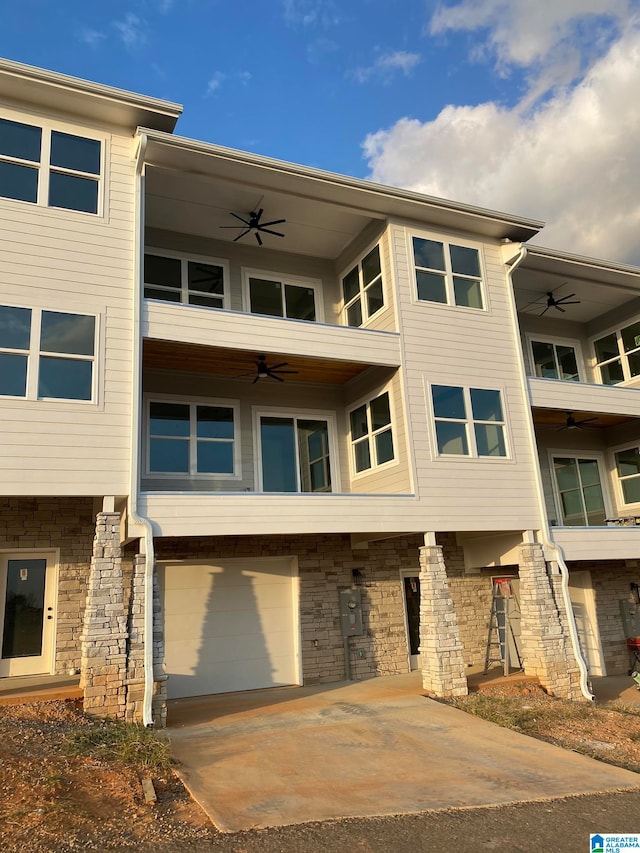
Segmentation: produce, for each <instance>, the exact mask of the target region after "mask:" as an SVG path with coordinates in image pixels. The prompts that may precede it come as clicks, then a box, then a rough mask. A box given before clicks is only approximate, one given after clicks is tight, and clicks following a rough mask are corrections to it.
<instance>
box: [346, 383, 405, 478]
mask: <svg viewBox="0 0 640 853" xmlns="http://www.w3.org/2000/svg"><path fill="white" fill-rule="evenodd" d="M349 420H350V425H351V447H352V461H353V470H354V471H355V472H356V474H360V473H361V472H362V471H368V470H369V469H371V468H378V467H379V466H380V465H384V464H385V463H386V462H391V461H392V460H393V459H394V458H395V452H394V447H393V430H392V427H391V407H390V405H389V393H388V392H387V391H385V393H384V394H381V395H380V396H379V397H376V398H375V399H374V400H371V401H370V402H368V403H364V404H363V405H362V406H358V407H357V408H356V409H353V410H352V411H351V412H350V413H349Z"/></svg>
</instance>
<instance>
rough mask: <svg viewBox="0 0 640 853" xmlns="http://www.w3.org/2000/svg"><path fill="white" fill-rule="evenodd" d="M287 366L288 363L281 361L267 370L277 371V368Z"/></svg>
mask: <svg viewBox="0 0 640 853" xmlns="http://www.w3.org/2000/svg"><path fill="white" fill-rule="evenodd" d="M288 364H289V362H288V361H281V362H280V364H274V365H273V367H270V368H269V370H277V369H278V368H279V367H286V366H287V365H288Z"/></svg>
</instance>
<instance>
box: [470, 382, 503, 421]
mask: <svg viewBox="0 0 640 853" xmlns="http://www.w3.org/2000/svg"><path fill="white" fill-rule="evenodd" d="M471 409H472V411H473V417H474V419H475V420H476V421H503V420H504V418H503V417H502V404H501V402H500V392H499V391H487V390H485V389H482V388H472V389H471Z"/></svg>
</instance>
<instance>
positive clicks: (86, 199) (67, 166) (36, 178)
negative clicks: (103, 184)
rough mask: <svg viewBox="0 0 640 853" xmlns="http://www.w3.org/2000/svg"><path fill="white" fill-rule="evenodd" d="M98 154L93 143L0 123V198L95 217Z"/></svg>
mask: <svg viewBox="0 0 640 853" xmlns="http://www.w3.org/2000/svg"><path fill="white" fill-rule="evenodd" d="M102 148H103V145H102V143H101V142H100V140H98V139H89V138H87V137H85V136H77V135H76V134H73V133H63V132H62V131H59V130H53V129H52V128H48V127H38V126H36V125H32V124H25V123H24V122H18V121H10V120H9V119H0V196H1V197H3V198H11V199H16V200H18V201H27V202H31V203H32V204H40V205H44V206H46V207H59V208H64V209H66V210H76V211H82V212H84V213H98V212H99V208H100V181H101V175H102V153H103V152H102Z"/></svg>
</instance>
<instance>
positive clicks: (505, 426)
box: [425, 380, 514, 465]
mask: <svg viewBox="0 0 640 853" xmlns="http://www.w3.org/2000/svg"><path fill="white" fill-rule="evenodd" d="M434 385H442V386H445V387H448V388H461V389H462V392H463V395H464V407H465V413H466V415H467V417H466V418H465V421H464V424H465V430H466V435H467V446H468V448H469V453H440V451H439V449H438V435H437V432H436V421H449V422H451V423H463V421H461V420H456V419H454V418H436V414H435V409H434V406H433V393H432V390H431V389H432V387H433V386H434ZM472 390H473V391H497V392H498V393H499V394H500V405H501V406H502V417H503V420H502V421H481V420H476V419H475V418H474V417H473V411H472V408H471V391H472ZM425 396H426V399H427V407H428V413H429V433H430V437H431V445H432V447H433V458H434V459H444V460H446V461H447V462H455V461H459V462H462V461H464V460H467V459H473V460H475V461H476V462H488V463H490V464H492V465H495V464H496V463H504V462H513V461H514V460H513V455H512V452H511V447H512V442H511V434H510V428H509V413H508V411H507V401H506V394H505V390H504V388H503V387H498V388H496V387H495V386H493V387H487V386H486V385H461V384H460V383H459V382H455V383H452V382H449V381H445V380H442V381H438V382H428V383H426V394H425ZM474 424H492V425H496V426H502V431H503V432H502V434H503V436H504V447H505V451H506V452H505V455H504V456H480V455H479V454H478V448H477V445H476V434H475V430H474V429H473V425H474Z"/></svg>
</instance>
